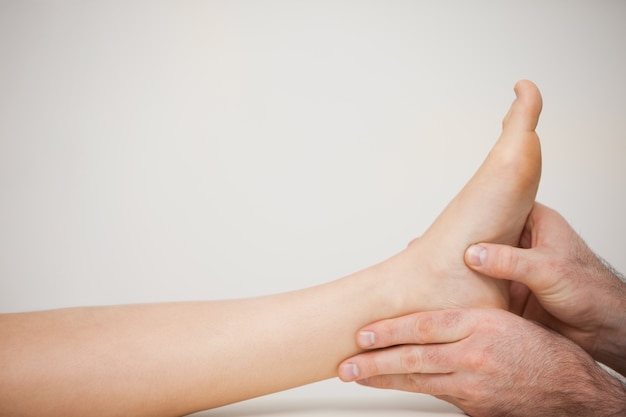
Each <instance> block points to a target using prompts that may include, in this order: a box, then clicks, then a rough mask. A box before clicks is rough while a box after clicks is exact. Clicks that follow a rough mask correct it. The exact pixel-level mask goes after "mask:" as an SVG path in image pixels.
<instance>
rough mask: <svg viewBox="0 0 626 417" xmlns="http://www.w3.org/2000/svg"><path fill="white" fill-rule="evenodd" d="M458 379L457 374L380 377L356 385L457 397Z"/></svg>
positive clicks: (360, 381) (358, 382)
mask: <svg viewBox="0 0 626 417" xmlns="http://www.w3.org/2000/svg"><path fill="white" fill-rule="evenodd" d="M456 379H457V377H456V374H409V375H380V376H373V377H371V378H365V379H361V380H357V381H356V383H357V384H360V385H364V386H367V387H373V388H382V389H393V390H399V391H408V392H415V393H421V394H429V395H436V396H450V397H456V396H457V394H458V391H459V389H458V388H457V385H458V382H459V381H457V380H456Z"/></svg>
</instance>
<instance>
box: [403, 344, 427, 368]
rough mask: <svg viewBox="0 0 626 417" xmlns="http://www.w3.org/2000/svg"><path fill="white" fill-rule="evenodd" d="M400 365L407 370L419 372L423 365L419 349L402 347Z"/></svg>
mask: <svg viewBox="0 0 626 417" xmlns="http://www.w3.org/2000/svg"><path fill="white" fill-rule="evenodd" d="M400 366H401V369H404V370H405V371H407V372H419V371H420V370H421V369H422V366H423V361H422V357H421V355H420V352H419V349H417V348H414V347H409V348H407V349H404V350H403V351H402V352H401V353H400Z"/></svg>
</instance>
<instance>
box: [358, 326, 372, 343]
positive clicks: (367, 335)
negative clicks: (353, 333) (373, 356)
mask: <svg viewBox="0 0 626 417" xmlns="http://www.w3.org/2000/svg"><path fill="white" fill-rule="evenodd" d="M358 340H359V346H361V347H370V346H372V345H374V343H376V334H375V333H374V332H371V331H369V330H363V331H361V332H359V337H358Z"/></svg>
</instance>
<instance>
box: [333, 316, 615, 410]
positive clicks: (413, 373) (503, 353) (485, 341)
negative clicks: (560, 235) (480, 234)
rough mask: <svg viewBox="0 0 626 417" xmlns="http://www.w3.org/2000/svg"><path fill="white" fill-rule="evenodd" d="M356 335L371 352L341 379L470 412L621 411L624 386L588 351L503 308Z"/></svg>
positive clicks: (344, 368) (408, 321) (407, 321)
mask: <svg viewBox="0 0 626 417" xmlns="http://www.w3.org/2000/svg"><path fill="white" fill-rule="evenodd" d="M357 340H358V343H359V345H360V346H361V347H362V348H364V349H375V350H372V351H370V352H366V353H362V354H360V355H357V356H354V357H352V358H350V359H347V360H346V361H344V362H343V363H342V364H341V365H340V367H339V377H340V378H341V379H342V380H344V381H357V382H358V383H360V384H363V385H368V386H372V387H378V388H389V389H399V390H405V391H412V392H420V393H426V394H431V395H435V396H437V397H439V398H441V399H444V400H446V401H448V402H450V403H452V404H454V405H456V406H457V407H459V408H460V409H462V410H463V411H465V412H466V413H468V414H470V415H472V416H475V417H480V416H500V415H506V416H531V415H534V416H544V415H550V416H574V415H575V416H618V415H620V416H621V415H626V414H625V413H626V390H625V388H624V386H623V385H622V384H621V383H620V382H619V381H618V380H616V379H615V378H613V377H612V376H610V375H609V374H608V373H607V372H605V371H604V370H603V369H602V368H600V366H599V365H597V364H596V362H595V361H594V360H593V359H592V358H591V357H590V356H589V355H588V354H587V353H586V352H585V351H583V350H582V349H581V348H580V347H579V346H577V345H576V344H574V343H573V342H571V341H569V340H567V339H566V338H564V337H562V336H560V335H558V334H556V333H554V332H552V331H550V330H547V329H545V328H543V327H541V326H539V325H537V324H534V323H532V322H529V321H527V320H525V319H523V318H521V317H518V316H516V315H514V314H512V313H509V312H506V311H503V310H496V309H454V310H441V311H432V312H423V313H416V314H412V315H408V316H404V317H399V318H395V319H390V320H383V321H380V322H377V323H374V324H371V325H369V326H366V327H365V328H363V329H362V330H361V331H360V332H359V334H358V337H357ZM382 348H385V349H382Z"/></svg>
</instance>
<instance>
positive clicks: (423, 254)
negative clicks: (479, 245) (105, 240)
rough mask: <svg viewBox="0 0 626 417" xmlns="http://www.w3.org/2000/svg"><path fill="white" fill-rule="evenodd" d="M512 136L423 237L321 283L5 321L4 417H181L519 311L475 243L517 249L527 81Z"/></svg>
mask: <svg viewBox="0 0 626 417" xmlns="http://www.w3.org/2000/svg"><path fill="white" fill-rule="evenodd" d="M515 91H516V95H517V98H516V100H515V101H514V102H513V104H512V106H511V109H510V110H509V112H508V114H507V116H506V117H505V119H504V123H503V132H502V135H501V136H500V138H499V139H498V141H497V143H496V144H495V145H494V147H493V149H492V151H491V152H490V154H489V156H488V157H487V159H486V160H485V162H484V163H483V164H482V165H481V167H480V168H479V170H478V171H477V172H476V174H475V175H474V176H473V177H472V179H471V180H470V181H469V182H468V183H467V184H466V186H465V187H464V188H463V189H462V190H461V191H460V193H459V194H458V195H457V196H456V197H455V198H454V199H453V200H452V201H451V202H450V204H449V205H448V206H447V207H446V209H445V210H444V211H443V212H442V213H441V215H440V216H439V217H438V218H437V219H436V220H435V222H434V223H433V224H432V226H431V227H430V228H429V229H428V230H427V231H426V233H425V234H424V235H423V238H422V239H420V240H419V242H416V243H415V244H413V245H410V246H409V247H408V248H406V249H405V250H404V251H402V252H400V253H399V254H397V255H395V256H393V257H391V258H390V259H388V260H386V261H384V262H381V263H379V264H377V265H374V266H372V267H370V268H367V269H365V270H363V271H360V272H357V273H354V274H352V275H349V276H347V277H344V278H341V279H338V280H336V281H332V282H330V283H327V284H323V285H320V286H316V287H312V288H308V289H303V290H300V291H294V292H289V293H283V294H276V295H270V296H265V297H258V298H252V299H241V300H227V301H211V302H195V303H171V304H151V305H131V306H111V307H89V308H74V309H62V310H54V311H45V312H32V313H20V314H5V315H2V316H0V340H1V341H2V342H1V343H0V386H3V389H2V390H0V415H26V416H28V415H47V416H55V415H60V416H61V415H62V416H71V415H92V416H96V415H134V416H142V415H146V416H174V415H182V414H188V413H191V412H194V411H198V410H202V409H208V408H212V407H217V406H221V405H225V404H229V403H232V402H236V401H241V400H244V399H248V398H252V397H256V396H260V395H263V394H268V393H272V392H276V391H280V390H284V389H287V388H291V387H295V386H299V385H303V384H308V383H311V382H315V381H319V380H322V379H326V378H331V377H334V376H336V374H337V366H338V364H339V363H340V362H341V360H342V359H344V358H346V357H348V356H351V355H354V354H356V353H358V352H360V351H361V348H360V347H359V346H358V345H357V343H356V341H355V340H354V337H353V335H354V334H355V332H356V331H357V330H358V329H359V328H360V327H362V326H364V325H366V324H367V323H371V322H374V321H377V320H380V319H383V318H388V317H395V316H399V315H404V314H408V313H410V312H413V311H416V310H429V309H443V308H449V307H470V306H472V307H496V308H506V307H507V306H508V284H507V283H506V282H505V281H501V280H493V279H488V278H485V277H484V276H481V275H479V274H477V273H475V272H473V271H471V270H470V269H469V268H467V267H466V266H465V264H464V261H463V252H464V250H465V249H466V248H467V247H468V246H469V245H470V244H472V243H474V242H478V241H491V242H498V243H503V244H515V243H516V242H518V241H519V239H520V236H521V233H522V230H523V227H524V224H525V222H526V218H527V216H528V214H529V212H530V210H531V208H532V205H533V202H534V199H535V195H536V191H537V187H538V184H539V178H540V171H541V155H540V146H539V140H538V137H537V135H536V133H535V131H534V130H535V127H536V125H537V122H538V118H539V114H540V111H541V105H542V102H541V95H540V93H539V91H538V90H537V88H536V87H535V85H534V84H532V83H531V82H529V81H521V82H519V83H518V84H517V85H516V88H515Z"/></svg>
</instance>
